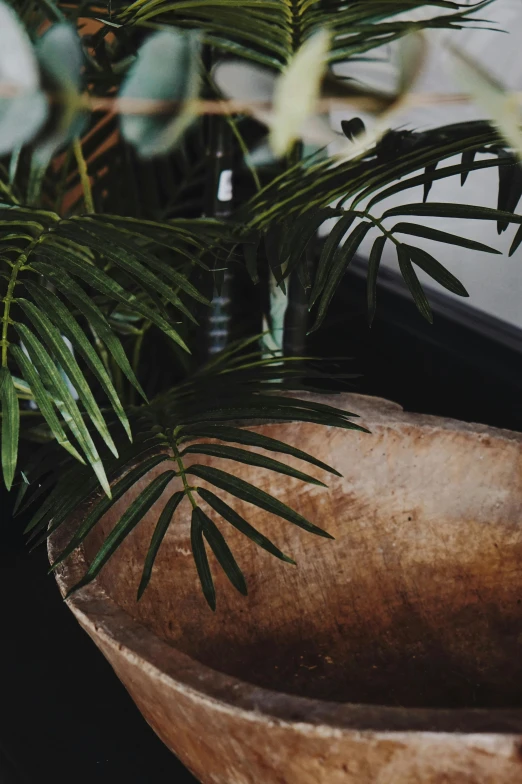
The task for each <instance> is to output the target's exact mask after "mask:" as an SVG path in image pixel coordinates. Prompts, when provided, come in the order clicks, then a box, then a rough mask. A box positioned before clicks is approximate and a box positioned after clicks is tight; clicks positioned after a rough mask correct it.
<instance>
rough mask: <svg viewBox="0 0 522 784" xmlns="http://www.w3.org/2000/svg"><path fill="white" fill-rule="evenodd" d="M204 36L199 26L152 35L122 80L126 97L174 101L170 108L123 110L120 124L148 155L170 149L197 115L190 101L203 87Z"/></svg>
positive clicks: (122, 93) (144, 154)
mask: <svg viewBox="0 0 522 784" xmlns="http://www.w3.org/2000/svg"><path fill="white" fill-rule="evenodd" d="M200 81H201V77H200V37H199V34H198V33H197V32H194V31H190V32H185V31H181V30H166V31H164V32H160V33H156V34H155V35H152V36H151V37H150V38H149V39H148V40H147V41H146V42H145V44H144V45H143V46H142V47H141V49H140V51H139V54H138V58H137V60H136V62H135V63H134V64H133V65H132V67H131V69H130V71H129V74H128V76H127V78H126V80H125V82H124V83H123V86H122V89H121V91H120V94H119V98H120V99H122V101H123V102H125V101H128V103H129V104H131V103H132V99H136V100H137V101H140V100H143V101H159V102H161V101H166V102H169V101H172V102H173V104H177V106H175V107H173V109H172V111H170V112H168V113H167V112H164V113H162V112H154V111H151V113H149V114H147V113H143V112H142V113H138V112H137V113H135V114H133V113H132V111H131V110H129V111H128V112H127V111H125V110H124V111H123V112H122V116H121V130H122V134H123V136H124V138H125V139H126V140H127V141H128V142H130V143H131V144H133V145H134V146H135V147H136V149H137V151H138V153H139V155H141V157H143V158H152V157H154V156H156V155H164V154H165V153H167V152H169V150H171V149H172V148H173V147H174V146H175V145H176V143H177V142H178V141H179V139H180V138H181V136H182V134H183V133H184V132H185V130H186V129H187V128H188V126H189V125H190V123H191V122H192V120H193V119H194V117H195V112H194V111H193V109H192V108H191V101H193V100H194V99H196V98H197V96H198V93H199V87H200Z"/></svg>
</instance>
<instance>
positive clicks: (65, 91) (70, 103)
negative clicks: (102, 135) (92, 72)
mask: <svg viewBox="0 0 522 784" xmlns="http://www.w3.org/2000/svg"><path fill="white" fill-rule="evenodd" d="M36 51H37V55H38V60H39V63H40V66H41V69H42V71H43V74H44V76H45V77H46V79H47V81H48V82H49V83H50V89H51V90H52V91H53V92H56V93H57V96H58V98H59V102H58V103H57V104H56V106H55V107H54V108H53V113H52V116H51V122H50V127H49V128H46V129H45V130H46V132H45V134H44V135H43V136H42V138H41V139H39V140H38V144H37V151H38V156H39V157H40V158H42V160H43V159H46V158H47V159H50V158H51V157H52V156H53V155H54V153H55V152H56V151H57V150H58V149H59V148H60V147H62V146H63V145H64V144H67V142H69V141H70V140H71V139H73V138H74V137H75V136H79V135H80V134H81V133H82V132H83V130H84V128H85V124H86V122H87V113H86V111H85V110H82V109H81V107H80V104H79V97H80V92H79V91H80V87H81V83H82V68H83V62H84V58H83V51H82V46H81V43H80V39H79V37H78V34H77V33H76V30H75V29H74V27H72V26H71V25H68V24H56V25H54V26H53V27H51V28H50V29H49V30H48V31H47V32H46V33H44V35H43V36H42V38H41V39H40V41H39V42H38V46H37V50H36Z"/></svg>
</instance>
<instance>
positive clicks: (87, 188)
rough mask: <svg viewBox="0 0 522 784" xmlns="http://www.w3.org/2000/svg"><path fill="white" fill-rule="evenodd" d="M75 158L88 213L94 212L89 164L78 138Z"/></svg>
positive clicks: (75, 142)
mask: <svg viewBox="0 0 522 784" xmlns="http://www.w3.org/2000/svg"><path fill="white" fill-rule="evenodd" d="M73 149H74V157H75V158H76V165H77V166H78V173H79V175H80V181H81V183H82V190H83V200H84V202H85V210H86V212H88V213H93V212H94V202H93V199H92V189H91V180H90V177H89V172H88V171H87V163H86V161H85V158H84V156H83V150H82V143H81V141H80V140H79V139H78V138H75V139H74V141H73Z"/></svg>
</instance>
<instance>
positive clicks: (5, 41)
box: [0, 2, 40, 90]
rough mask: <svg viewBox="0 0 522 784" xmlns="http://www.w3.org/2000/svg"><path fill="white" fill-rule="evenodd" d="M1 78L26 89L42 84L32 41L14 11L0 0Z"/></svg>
mask: <svg viewBox="0 0 522 784" xmlns="http://www.w3.org/2000/svg"><path fill="white" fill-rule="evenodd" d="M0 80H1V81H2V82H5V83H6V84H12V85H16V86H17V87H20V88H25V89H26V90H35V89H37V88H38V87H39V85H40V76H39V73H38V65H37V62H36V58H35V56H34V53H33V48H32V46H31V41H30V40H29V36H28V35H27V33H26V32H25V30H24V27H23V25H22V24H21V22H19V20H18V17H17V16H16V14H15V13H14V11H13V10H12V9H11V8H10V7H9V6H8V5H6V4H5V3H2V2H0Z"/></svg>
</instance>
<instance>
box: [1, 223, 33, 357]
mask: <svg viewBox="0 0 522 784" xmlns="http://www.w3.org/2000/svg"><path fill="white" fill-rule="evenodd" d="M42 239H43V235H42V234H41V235H40V236H39V237H35V239H34V240H33V241H32V242H31V243H30V244H29V245H28V246H27V248H26V249H25V250H24V252H23V253H21V254H20V256H19V257H18V259H17V261H16V264H14V265H13V267H12V269H11V275H10V277H9V283H8V284H7V291H6V295H5V297H4V315H3V319H2V339H1V340H0V345H1V346H2V367H7V347H8V345H9V344H8V341H7V330H8V329H9V324H10V321H11V320H10V317H9V314H10V312H11V304H12V302H13V300H14V290H15V286H16V281H17V278H18V274H19V272H20V270H21V269H22V267H23V266H24V264H25V263H26V261H27V259H28V258H29V256H30V254H31V253H32V252H33V250H34V249H35V247H36V246H37V245H39V244H40V242H41V241H42Z"/></svg>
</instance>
